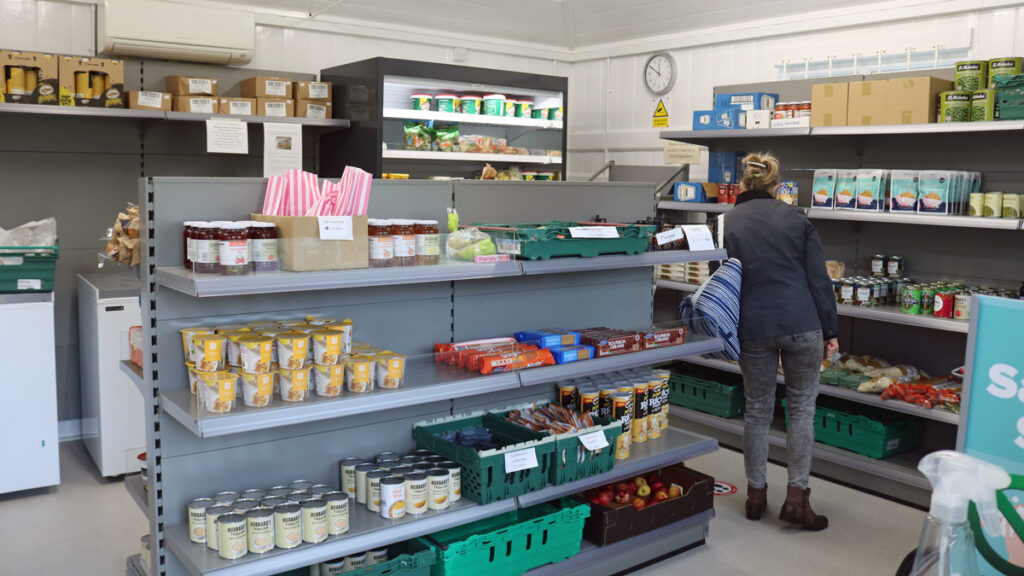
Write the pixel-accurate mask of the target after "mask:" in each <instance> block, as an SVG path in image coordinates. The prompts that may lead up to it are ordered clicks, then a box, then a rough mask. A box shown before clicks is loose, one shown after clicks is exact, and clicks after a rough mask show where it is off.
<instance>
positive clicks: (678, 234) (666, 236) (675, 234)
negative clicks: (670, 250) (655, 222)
mask: <svg viewBox="0 0 1024 576" xmlns="http://www.w3.org/2000/svg"><path fill="white" fill-rule="evenodd" d="M654 238H655V239H656V240H657V241H658V246H663V245H665V244H668V243H669V242H675V241H676V240H682V239H683V229H682V228H680V227H678V226H676V227H675V228H673V229H671V230H665V231H664V232H658V233H657V234H655V235H654Z"/></svg>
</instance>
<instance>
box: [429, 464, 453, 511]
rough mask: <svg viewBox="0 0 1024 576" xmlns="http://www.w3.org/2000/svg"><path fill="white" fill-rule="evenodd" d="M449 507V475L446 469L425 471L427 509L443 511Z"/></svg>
mask: <svg viewBox="0 0 1024 576" xmlns="http://www.w3.org/2000/svg"><path fill="white" fill-rule="evenodd" d="M449 505H451V474H450V473H449V472H448V470H447V469H446V468H433V469H431V470H428V471H427V508H429V509H431V510H445V509H447V508H448V506H449Z"/></svg>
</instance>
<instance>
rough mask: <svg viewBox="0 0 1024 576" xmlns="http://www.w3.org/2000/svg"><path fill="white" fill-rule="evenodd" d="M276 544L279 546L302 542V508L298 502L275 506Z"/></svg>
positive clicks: (293, 545)
mask: <svg viewBox="0 0 1024 576" xmlns="http://www.w3.org/2000/svg"><path fill="white" fill-rule="evenodd" d="M274 544H275V545H276V546H277V547H278V548H295V547H296V546H298V545H299V544H302V509H301V508H299V505H298V504H285V505H284V506H278V507H277V508H274Z"/></svg>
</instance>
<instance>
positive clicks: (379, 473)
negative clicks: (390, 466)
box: [366, 470, 391, 512]
mask: <svg viewBox="0 0 1024 576" xmlns="http://www.w3.org/2000/svg"><path fill="white" fill-rule="evenodd" d="M390 475H391V474H389V473H388V472H385V471H384V470H373V471H371V472H368V473H367V474H366V509H367V510H369V511H370V512H380V481H381V480H383V479H385V478H387V477H388V476H390Z"/></svg>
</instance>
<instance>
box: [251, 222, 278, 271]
mask: <svg viewBox="0 0 1024 576" xmlns="http://www.w3.org/2000/svg"><path fill="white" fill-rule="evenodd" d="M278 250H279V240H278V236H277V226H275V225H274V223H273V222H249V254H250V256H249V261H250V263H251V265H252V269H253V271H254V272H277V271H278V270H280V269H281V259H280V254H279V251H278Z"/></svg>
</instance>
